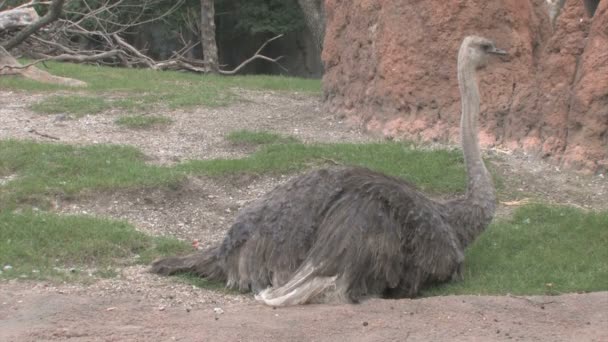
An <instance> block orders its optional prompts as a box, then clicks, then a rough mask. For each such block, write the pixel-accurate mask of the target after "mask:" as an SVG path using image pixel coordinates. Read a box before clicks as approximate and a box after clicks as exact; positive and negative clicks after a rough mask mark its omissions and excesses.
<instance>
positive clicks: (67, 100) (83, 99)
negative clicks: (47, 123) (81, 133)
mask: <svg viewBox="0 0 608 342" xmlns="http://www.w3.org/2000/svg"><path fill="white" fill-rule="evenodd" d="M111 107H112V106H111V104H110V102H109V101H107V100H105V99H104V98H101V97H95V96H79V95H62V96H51V97H48V98H46V99H44V100H42V101H40V102H38V103H35V104H33V105H32V106H31V109H32V110H33V111H35V112H37V113H44V114H59V113H67V114H73V115H74V116H76V117H81V116H84V115H87V114H99V113H101V112H103V111H105V110H108V109H110V108H111Z"/></svg>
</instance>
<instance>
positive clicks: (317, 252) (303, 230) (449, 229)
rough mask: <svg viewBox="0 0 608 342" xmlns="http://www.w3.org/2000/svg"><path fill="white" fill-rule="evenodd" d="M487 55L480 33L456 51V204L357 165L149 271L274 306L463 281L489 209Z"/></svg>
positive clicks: (293, 188)
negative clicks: (480, 121)
mask: <svg viewBox="0 0 608 342" xmlns="http://www.w3.org/2000/svg"><path fill="white" fill-rule="evenodd" d="M490 54H496V55H504V54H506V52H504V51H502V50H499V49H497V48H496V47H495V45H494V43H493V42H492V41H490V40H488V39H485V38H481V37H476V36H469V37H466V38H465V39H464V41H463V42H462V45H461V47H460V51H459V54H458V82H459V86H460V93H461V96H462V116H461V139H462V148H463V153H464V159H465V166H466V171H467V176H468V185H467V191H466V194H465V195H464V196H463V197H462V198H458V199H453V200H449V201H445V202H439V201H435V200H433V199H431V198H429V197H427V196H425V195H424V194H423V193H422V192H420V191H418V190H417V189H416V188H415V187H414V186H413V185H411V184H409V183H407V182H404V181H403V180H401V179H399V178H395V177H390V176H387V175H384V174H381V173H378V172H374V171H371V170H368V169H365V168H361V167H337V168H329V169H320V170H315V171H312V172H310V173H307V174H304V175H302V176H299V177H296V178H295V179H293V180H291V181H289V182H288V183H286V184H283V185H280V186H278V187H276V188H275V189H274V190H272V191H270V192H269V193H267V194H266V195H265V196H263V197H262V198H260V199H259V200H257V201H255V202H253V203H252V204H251V205H249V206H248V207H245V208H244V209H243V210H241V212H240V213H239V214H238V216H237V217H236V221H235V223H234V224H233V225H232V227H231V228H230V230H229V231H228V233H227V235H226V237H225V238H224V240H223V242H222V243H221V244H219V245H217V246H215V247H212V248H210V249H207V250H204V251H202V252H199V253H195V254H192V255H188V256H183V257H169V258H165V259H161V260H157V261H155V262H154V263H153V264H152V267H151V271H152V272H154V273H158V274H163V275H170V274H174V273H178V272H191V273H195V274H197V275H199V276H201V277H205V278H208V279H211V280H217V281H222V282H225V283H226V286H227V287H229V288H235V289H239V290H240V291H242V292H247V291H252V292H254V293H256V298H257V299H258V300H260V301H262V302H264V303H266V304H268V305H273V306H281V305H296V304H305V303H313V302H314V303H318V302H330V301H331V302H351V303H353V302H358V301H359V300H360V299H362V298H365V297H368V296H380V297H385V298H403V297H414V296H416V294H418V292H419V290H420V289H421V288H422V287H423V286H424V285H428V284H431V283H437V282H444V281H448V280H450V279H455V278H458V277H460V275H461V267H462V263H463V260H464V249H465V248H466V247H467V246H468V245H469V244H470V243H471V242H472V241H473V240H474V239H475V238H476V237H477V236H478V235H479V234H480V233H481V232H482V231H483V230H484V229H485V228H486V227H487V226H488V224H489V223H490V221H491V220H492V217H493V215H494V210H495V194H494V186H493V184H492V180H491V177H490V175H489V173H488V171H487V170H486V168H485V166H484V163H483V161H482V159H481V153H480V148H479V143H478V138H477V116H478V113H479V90H478V87H477V81H476V78H475V71H476V69H478V68H479V67H481V66H483V65H485V61H486V59H487V58H486V57H487V55H490Z"/></svg>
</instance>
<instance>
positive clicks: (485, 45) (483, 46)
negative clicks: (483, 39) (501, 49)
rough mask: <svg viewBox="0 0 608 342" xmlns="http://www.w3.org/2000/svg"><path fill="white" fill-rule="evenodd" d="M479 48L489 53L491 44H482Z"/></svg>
mask: <svg viewBox="0 0 608 342" xmlns="http://www.w3.org/2000/svg"><path fill="white" fill-rule="evenodd" d="M481 48H482V49H483V50H484V51H489V50H490V49H492V45H491V44H488V43H484V44H481Z"/></svg>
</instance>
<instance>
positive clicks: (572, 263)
mask: <svg viewBox="0 0 608 342" xmlns="http://www.w3.org/2000/svg"><path fill="white" fill-rule="evenodd" d="M227 138H228V139H231V141H237V142H246V143H252V144H261V146H260V147H259V149H258V150H257V151H256V152H255V153H253V154H251V155H250V156H248V157H245V158H241V159H214V160H192V161H187V162H184V163H181V164H177V165H175V166H172V167H160V166H154V165H148V164H146V162H145V157H144V156H143V155H142V154H141V153H140V152H139V151H137V150H136V149H134V148H130V147H124V146H107V145H93V146H87V147H74V146H69V145H60V144H43V143H35V142H24V141H14V140H5V141H0V178H4V179H8V178H7V177H8V176H11V177H10V181H4V182H3V183H2V184H0V266H1V265H5V264H10V265H11V266H13V267H14V269H13V270H7V271H5V272H3V275H2V276H3V277H20V276H21V275H22V274H24V275H25V276H26V277H34V278H36V277H41V278H45V277H46V278H48V277H51V276H56V275H57V274H62V275H63V276H65V277H68V278H69V277H71V276H72V275H70V274H69V273H67V275H66V272H64V271H56V270H54V269H53V267H60V268H61V269H66V268H70V267H77V268H78V267H80V268H82V267H84V266H83V265H85V266H87V267H94V268H95V269H96V271H95V274H96V275H97V276H112V275H113V274H115V271H114V268H113V267H114V266H115V265H117V264H118V265H122V264H125V263H129V262H131V263H134V262H144V261H146V262H147V261H149V260H151V259H152V258H153V257H154V256H157V255H163V254H172V253H173V252H175V251H176V250H177V251H186V250H187V248H186V247H187V246H185V245H184V244H183V243H180V242H177V241H175V240H167V239H165V240H160V239H154V238H151V237H147V236H145V235H143V234H140V233H136V232H134V231H133V230H132V228H131V227H130V226H129V225H127V224H125V223H122V222H115V221H108V220H99V219H92V218H86V217H62V216H55V215H50V214H35V213H32V212H31V211H30V208H32V207H39V208H43V209H44V207H45V205H44V204H45V203H47V204H48V203H49V201H50V200H51V199H52V198H53V197H54V196H74V195H76V194H78V193H82V192H95V191H99V190H101V189H118V188H129V187H159V186H169V187H175V186H179V183H180V182H181V180H182V179H183V178H184V177H185V176H187V175H189V174H192V175H208V176H218V177H219V176H225V175H237V176H238V175H239V174H242V173H257V174H268V173H277V174H278V173H290V172H296V171H300V170H302V169H306V168H311V167H316V166H319V165H322V164H326V163H329V164H335V163H339V164H348V165H362V166H366V167H369V168H372V169H375V170H379V171H382V172H385V173H388V174H392V175H396V176H401V177H403V178H405V179H408V180H410V181H412V182H413V183H415V184H417V185H418V186H419V187H421V188H422V189H424V190H425V191H431V192H434V193H441V194H447V193H455V192H460V191H462V190H463V189H464V186H465V174H464V168H463V161H462V157H461V155H460V153H459V152H458V151H444V150H437V151H424V150H416V149H412V148H411V147H410V146H409V145H407V144H402V143H397V142H386V143H373V144H313V145H307V144H302V143H298V142H293V141H290V142H289V143H277V142H280V141H282V139H284V137H282V136H279V135H274V134H271V133H267V132H243V131H241V132H237V133H234V134H232V135H229V137H227ZM16 208H20V211H22V212H25V214H14V213H12V212H14V209H16ZM91 227H92V228H91ZM607 227H608V213H606V212H604V213H586V212H582V211H580V210H576V209H572V208H565V207H546V206H541V205H530V206H525V207H522V208H520V209H519V210H517V211H516V213H515V215H514V216H513V218H511V219H509V220H502V221H499V222H496V223H494V224H492V225H491V227H490V228H489V229H488V230H487V231H486V232H485V233H484V234H482V235H481V237H480V238H479V239H478V240H477V241H476V242H475V243H474V244H473V245H472V246H471V247H470V248H469V250H468V251H467V259H466V268H465V279H464V281H462V282H455V283H449V284H446V285H443V286H438V287H435V288H432V289H430V290H428V291H426V292H425V293H424V295H445V294H506V293H512V294H545V293H549V294H556V293H562V292H572V291H598V290H608V248H605V246H607V245H608V229H607ZM88 229H92V230H91V231H88ZM100 231H104V232H107V235H104V234H105V233H103V234H102V233H100ZM100 234H101V235H100ZM72 238H73V239H72ZM45 239H46V240H45ZM81 240H82V243H81V242H80V241H81ZM104 241H105V242H104ZM108 241H109V242H108ZM122 241H124V244H123V242H122ZM113 245H116V246H113ZM112 246H113V247H112ZM47 247H48V248H47ZM113 248H117V249H113ZM36 251H40V258H37V256H36V254H37V252H36ZM83 251H86V252H83ZM53 253H55V254H53ZM135 254H138V255H140V256H141V258H139V259H137V260H135V259H133V256H134V255H135ZM15 260H17V261H15ZM28 260H29V261H28ZM34 270H38V271H39V272H37V273H35V272H32V271H34ZM186 278H188V277H186ZM186 281H188V282H190V283H192V282H197V286H201V287H205V288H210V287H211V288H213V287H217V284H210V283H209V284H208V283H207V282H206V281H204V280H198V279H192V277H190V278H188V279H186Z"/></svg>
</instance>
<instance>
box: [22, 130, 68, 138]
mask: <svg viewBox="0 0 608 342" xmlns="http://www.w3.org/2000/svg"><path fill="white" fill-rule="evenodd" d="M27 131H28V132H30V133H32V134H36V135H38V136H41V137H43V138H48V139H53V140H61V139H59V138H57V137H55V136H52V135H48V134H46V133H41V132H38V131H37V130H35V129H33V128H30V129H28V130H27Z"/></svg>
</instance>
